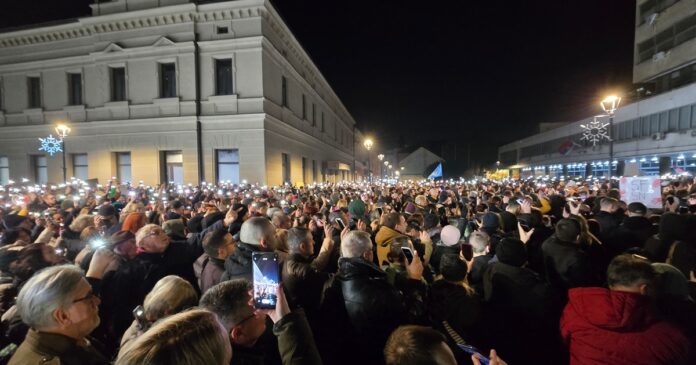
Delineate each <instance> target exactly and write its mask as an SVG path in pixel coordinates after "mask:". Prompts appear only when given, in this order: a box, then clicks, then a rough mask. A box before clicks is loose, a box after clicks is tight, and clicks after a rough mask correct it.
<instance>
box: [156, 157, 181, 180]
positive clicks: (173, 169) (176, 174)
mask: <svg viewBox="0 0 696 365" xmlns="http://www.w3.org/2000/svg"><path fill="white" fill-rule="evenodd" d="M161 158H162V162H164V163H163V164H162V165H161V166H162V170H161V176H162V180H163V182H172V183H174V184H178V185H182V184H183V183H184V155H183V154H182V153H181V151H163V152H162V156H161Z"/></svg>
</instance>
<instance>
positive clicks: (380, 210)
mask: <svg viewBox="0 0 696 365" xmlns="http://www.w3.org/2000/svg"><path fill="white" fill-rule="evenodd" d="M377 213H379V215H380V216H381V215H382V214H383V213H384V210H382V208H377Z"/></svg>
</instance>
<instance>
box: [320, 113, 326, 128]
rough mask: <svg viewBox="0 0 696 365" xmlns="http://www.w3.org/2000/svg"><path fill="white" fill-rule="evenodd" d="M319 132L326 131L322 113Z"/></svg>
mask: <svg viewBox="0 0 696 365" xmlns="http://www.w3.org/2000/svg"><path fill="white" fill-rule="evenodd" d="M321 131H322V132H324V131H326V129H324V112H321Z"/></svg>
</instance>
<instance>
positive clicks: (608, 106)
mask: <svg viewBox="0 0 696 365" xmlns="http://www.w3.org/2000/svg"><path fill="white" fill-rule="evenodd" d="M619 103H621V97H619V96H616V95H609V96H607V97H606V98H604V100H602V102H600V103H599V105H601V106H602V110H604V112H605V113H607V115H608V116H609V181H611V176H612V174H613V171H614V113H615V112H616V109H618V108H619Z"/></svg>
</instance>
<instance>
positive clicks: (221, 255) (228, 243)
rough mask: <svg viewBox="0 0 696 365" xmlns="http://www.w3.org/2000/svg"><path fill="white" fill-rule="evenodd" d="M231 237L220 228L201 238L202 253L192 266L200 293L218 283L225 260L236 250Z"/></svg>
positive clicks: (223, 270)
mask: <svg viewBox="0 0 696 365" xmlns="http://www.w3.org/2000/svg"><path fill="white" fill-rule="evenodd" d="M236 247H237V246H236V243H235V242H234V239H233V238H232V235H231V234H230V233H229V232H227V230H226V229H224V228H220V229H216V230H214V231H210V232H208V233H207V234H206V235H205V237H203V251H204V252H205V253H203V254H202V255H201V256H200V257H199V258H198V259H197V260H196V262H194V264H193V271H194V273H195V274H196V278H197V279H198V286H199V287H200V289H201V293H205V292H206V291H207V290H208V288H210V287H211V286H213V285H215V284H217V283H219V282H220V280H221V278H222V274H223V273H224V272H225V259H227V257H229V256H230V255H231V254H232V253H233V252H234V250H235V248H236Z"/></svg>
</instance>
